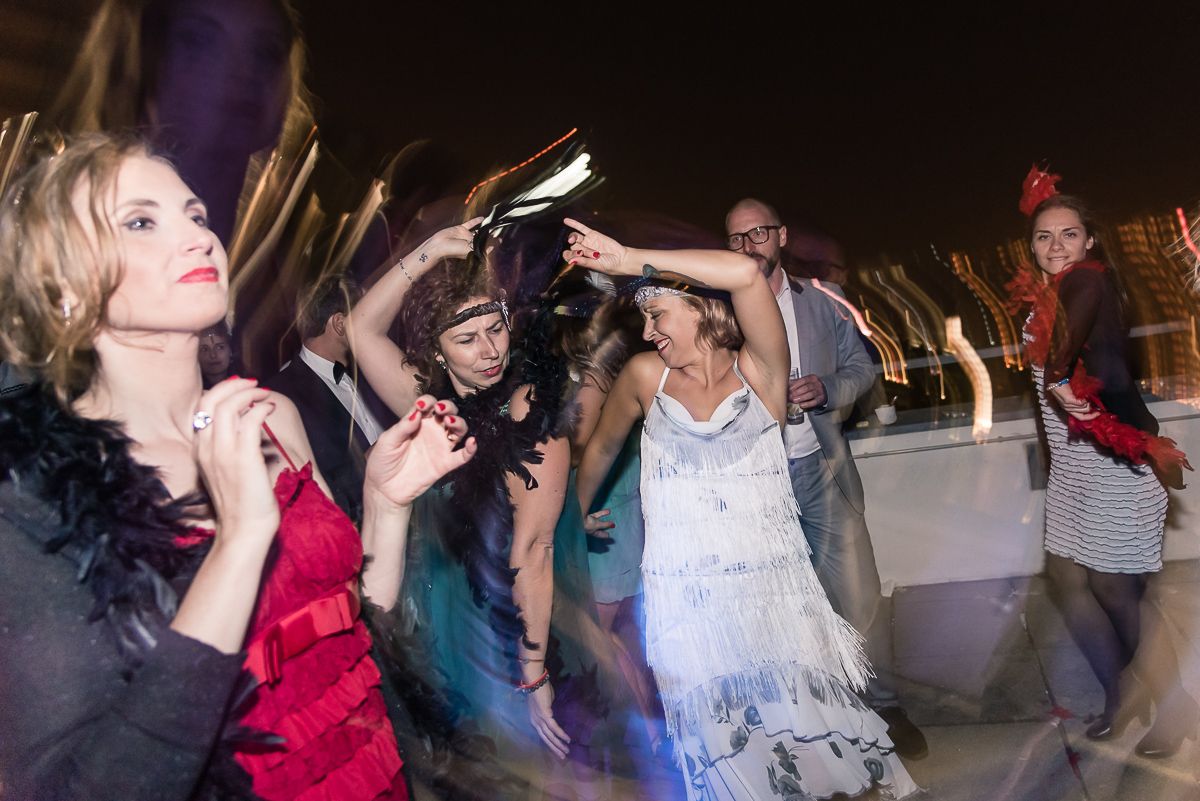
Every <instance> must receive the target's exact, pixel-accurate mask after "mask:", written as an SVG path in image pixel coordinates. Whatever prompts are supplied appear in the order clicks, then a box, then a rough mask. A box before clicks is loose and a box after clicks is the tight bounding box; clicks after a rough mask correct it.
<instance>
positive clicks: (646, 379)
mask: <svg viewBox="0 0 1200 801" xmlns="http://www.w3.org/2000/svg"><path fill="white" fill-rule="evenodd" d="M664 369H666V364H664V363H663V360H662V359H661V358H659V355H658V354H657V353H655V352H654V351H649V350H647V351H642V352H641V353H635V354H634V355H633V356H631V357H630V358H629V361H628V362H627V363H626V364H625V369H624V370H622V371H621V372H626V373H629V375H630V377H631V378H633V379H634V381H635V382H636V383H637V386H638V387H639V388H640V387H642V386H644V385H646V384H647V383H652V384H654V385H655V386H657V385H658V379H659V378H661V377H662V373H663V370H664Z"/></svg>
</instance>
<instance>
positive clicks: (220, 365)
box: [198, 334, 233, 380]
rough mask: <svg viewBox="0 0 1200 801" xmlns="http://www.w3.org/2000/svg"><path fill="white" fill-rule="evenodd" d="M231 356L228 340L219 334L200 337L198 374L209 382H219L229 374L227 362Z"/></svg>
mask: <svg viewBox="0 0 1200 801" xmlns="http://www.w3.org/2000/svg"><path fill="white" fill-rule="evenodd" d="M232 356H233V354H232V352H231V350H230V348H229V340H228V339H226V338H225V337H223V336H221V335H219V334H206V335H204V336H202V337H200V352H199V354H198V358H199V360H200V372H202V373H203V374H204V377H205V378H208V379H210V380H212V379H216V380H220V379H222V378H225V377H226V376H227V375H228V374H229V362H230V359H231V358H232Z"/></svg>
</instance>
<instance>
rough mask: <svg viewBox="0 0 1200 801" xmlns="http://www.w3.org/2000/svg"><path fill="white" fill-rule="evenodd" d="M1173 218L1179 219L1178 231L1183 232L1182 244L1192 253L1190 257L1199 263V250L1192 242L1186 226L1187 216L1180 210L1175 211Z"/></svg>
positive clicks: (1190, 232) (1188, 228) (1189, 230)
mask: <svg viewBox="0 0 1200 801" xmlns="http://www.w3.org/2000/svg"><path fill="white" fill-rule="evenodd" d="M1175 216H1177V217H1178V218H1179V230H1180V231H1182V232H1183V244H1185V245H1187V249H1188V250H1190V251H1192V255H1193V256H1195V257H1196V260H1197V261H1200V249H1197V247H1196V243H1195V242H1193V241H1192V231H1191V228H1190V226H1189V225H1188V221H1187V215H1185V214H1184V213H1183V209H1182V208H1176V209H1175Z"/></svg>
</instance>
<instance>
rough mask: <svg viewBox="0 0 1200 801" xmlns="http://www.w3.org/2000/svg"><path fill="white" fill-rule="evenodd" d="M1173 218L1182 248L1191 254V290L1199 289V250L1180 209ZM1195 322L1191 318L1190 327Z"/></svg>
mask: <svg viewBox="0 0 1200 801" xmlns="http://www.w3.org/2000/svg"><path fill="white" fill-rule="evenodd" d="M1175 216H1176V218H1177V219H1178V220H1179V235H1180V238H1181V241H1182V242H1183V245H1184V247H1186V248H1187V249H1188V250H1189V251H1191V253H1192V278H1191V285H1192V289H1197V288H1200V248H1197V247H1196V241H1195V240H1194V239H1192V227H1191V225H1190V224H1189V223H1188V218H1187V215H1186V214H1184V213H1183V209H1182V208H1178V207H1177V208H1176V209H1175ZM1195 323H1196V320H1195V318H1194V317H1193V318H1192V325H1193V327H1194V326H1195Z"/></svg>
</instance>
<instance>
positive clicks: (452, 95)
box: [300, 0, 1200, 258]
mask: <svg viewBox="0 0 1200 801" xmlns="http://www.w3.org/2000/svg"><path fill="white" fill-rule="evenodd" d="M300 5H301V10H302V12H303V14H304V17H305V28H306V32H307V36H308V40H309V46H310V50H311V55H312V61H311V67H312V87H313V89H314V91H315V93H316V94H317V95H318V96H319V97H320V99H321V106H320V108H321V109H322V118H321V119H322V127H323V130H324V132H325V138H326V140H327V141H328V143H329V144H330V146H331V148H332V149H333V150H334V151H335V152H338V153H339V154H340V155H341V156H342V157H343V159H344V160H345V161H347V163H350V164H352V165H357V164H359V163H361V164H371V163H376V162H378V161H379V159H380V158H381V156H382V154H384V153H385V152H388V151H395V150H396V149H398V148H399V147H401V146H403V145H404V144H405V143H408V142H410V141H412V140H414V139H417V138H423V137H428V138H431V139H433V140H434V141H435V142H436V143H438V145H439V146H440V147H441V149H442V151H443V152H444V153H448V154H450V158H451V159H452V160H454V162H455V163H456V165H457V168H458V169H459V170H461V174H462V176H463V181H462V188H463V189H465V188H466V187H467V186H469V184H470V183H471V182H472V180H471V179H474V178H478V177H483V176H484V175H485V174H486V173H487V172H488V170H489V169H490V168H492V167H495V166H507V165H509V164H512V163H515V162H517V161H519V160H521V159H523V158H525V157H526V156H527V155H529V154H531V153H533V152H535V151H536V150H538V149H540V148H541V147H542V146H543V145H544V144H546V143H548V142H550V141H552V140H553V139H555V138H557V137H558V136H559V135H560V134H561V133H563V132H565V131H566V130H568V129H570V128H571V127H573V126H576V125H578V126H579V127H580V128H581V129H583V131H584V132H585V133H586V135H587V139H588V141H589V142H590V143H591V149H592V151H593V153H594V155H595V159H596V161H595V163H596V164H597V166H598V167H599V169H600V170H601V171H602V172H603V173H604V174H605V175H606V176H607V177H608V183H607V184H606V186H605V187H604V188H603V190H602V194H600V195H599V196H598V197H597V202H598V203H601V204H603V205H604V206H606V207H609V208H622V209H649V210H654V211H658V212H663V213H666V214H669V215H672V216H675V217H678V218H680V219H683V220H686V221H689V222H693V223H695V224H698V225H701V226H704V227H707V228H712V229H717V228H719V227H720V226H721V224H722V218H723V214H724V211H725V209H726V207H727V206H728V205H729V204H730V203H731V202H732V201H733V200H735V199H736V198H737V197H739V196H741V195H744V194H755V195H758V196H760V197H762V198H763V199H766V200H768V201H771V202H774V203H775V204H776V205H777V206H779V207H780V209H781V211H782V212H783V213H784V216H785V218H787V217H790V218H793V219H796V218H798V217H802V216H803V217H808V218H809V219H811V220H813V221H815V222H817V223H818V224H821V225H823V226H825V227H826V228H827V229H829V230H830V231H831V232H832V233H833V234H835V235H836V236H838V237H839V238H841V239H842V240H843V241H845V242H846V244H847V245H848V246H849V247H850V250H851V255H852V257H854V256H857V257H859V258H868V257H871V256H874V255H875V254H876V253H878V252H879V251H881V250H888V251H889V252H890V253H891V254H892V255H894V256H896V257H902V256H903V254H904V252H905V251H906V250H907V249H908V248H912V247H920V246H922V245H923V244H924V243H927V242H930V241H934V242H937V243H938V244H939V245H941V246H944V247H960V246H979V245H988V244H990V243H994V242H997V241H999V240H1001V239H1003V238H1005V237H1006V236H1008V235H1012V234H1015V233H1016V232H1017V231H1018V230H1019V228H1020V224H1021V220H1020V218H1019V216H1018V214H1017V212H1016V199H1017V195H1018V193H1019V186H1020V181H1021V179H1022V178H1023V177H1024V174H1025V172H1026V170H1028V168H1029V165H1030V163H1031V162H1033V161H1034V160H1040V159H1049V160H1050V162H1051V166H1052V167H1053V168H1054V169H1055V170H1056V171H1058V172H1062V173H1064V174H1065V176H1066V180H1065V181H1064V184H1063V186H1064V188H1065V189H1066V190H1068V191H1076V192H1079V193H1081V194H1084V195H1085V196H1087V197H1089V198H1090V199H1091V200H1092V202H1093V204H1094V205H1095V206H1096V207H1097V208H1098V209H1099V210H1100V212H1101V214H1102V215H1104V216H1108V217H1117V218H1119V217H1120V216H1121V215H1124V214H1127V213H1131V212H1135V211H1142V210H1162V209H1166V208H1169V207H1173V206H1174V205H1177V204H1181V203H1182V204H1189V203H1193V202H1195V201H1196V200H1197V199H1200V155H1198V153H1197V143H1200V93H1198V92H1197V89H1196V86H1197V77H1198V76H1200V47H1197V33H1196V32H1197V31H1198V30H1200V24H1198V22H1200V20H1198V19H1197V17H1198V15H1197V13H1196V12H1195V11H1192V10H1189V8H1188V6H1185V5H1184V4H1178V5H1177V6H1175V7H1164V8H1169V9H1170V10H1164V11H1155V10H1152V8H1151V6H1148V5H1144V4H1138V5H1136V6H1135V5H1134V4H1128V5H1129V8H1132V9H1135V10H1132V11H1126V12H1123V13H1117V14H1109V15H1107V16H1105V17H1103V18H1098V17H1095V16H1094V14H1095V7H1096V4H1094V3H1082V2H1078V3H1058V4H1055V5H1053V6H1048V5H1046V4H1041V5H1038V6H1033V5H1030V6H1027V7H1024V8H1021V7H1018V6H1016V5H1014V4H1006V5H1005V6H1004V7H1003V9H995V10H994V9H990V8H987V7H985V4H980V7H978V8H971V7H967V5H966V4H961V5H959V6H946V7H945V9H946V10H944V11H935V10H929V9H925V10H919V11H918V10H914V7H915V6H916V4H893V5H890V6H888V7H886V9H885V10H879V9H877V8H876V6H874V5H870V6H868V5H865V4H861V5H860V4H852V5H850V6H847V7H845V8H844V9H842V10H840V11H838V12H836V13H834V14H828V13H827V14H824V15H822V14H819V13H817V12H814V11H812V10H811V9H809V8H806V9H805V10H803V11H800V12H790V13H782V12H780V14H778V15H777V14H773V13H771V12H769V11H766V10H762V8H763V7H762V6H757V5H753V4H745V6H738V5H737V4H729V5H728V6H727V8H728V9H730V13H729V15H728V16H727V17H726V18H724V19H719V20H718V19H716V18H714V17H713V16H712V12H707V11H701V10H699V7H698V6H691V7H688V8H686V9H685V10H681V11H674V10H672V11H668V10H656V9H652V8H650V6H649V4H643V6H642V7H640V8H639V9H637V10H626V9H622V10H620V11H618V10H607V11H595V10H594V9H591V10H589V13H588V14H587V15H585V14H583V13H582V12H581V11H579V10H578V9H575V10H572V9H567V10H563V9H562V8H560V9H559V10H558V11H556V12H555V13H553V14H543V15H542V16H535V14H534V12H532V11H530V12H521V13H520V14H518V13H516V12H511V11H505V10H504V8H502V7H501V6H502V5H503V6H505V7H510V8H511V7H516V6H517V5H519V4H495V5H494V6H493V7H492V8H491V9H490V10H487V11H482V12H472V13H470V14H468V13H465V12H464V11H463V10H461V9H462V7H461V6H459V5H457V4H452V3H440V4H438V3H434V4H431V3H424V4H421V5H420V6H419V7H417V6H416V4H413V3H393V2H388V3H382V2H356V3H344V2H343V3H333V2H329V0H307V1H306V2H301V3H300ZM805 5H806V6H812V5H813V4H811V3H809V4H805ZM795 6H797V7H798V6H800V4H795ZM701 17H703V18H707V19H710V20H711V22H708V23H706V24H703V25H700V24H696V22H695V18H701ZM531 20H532V21H531Z"/></svg>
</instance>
